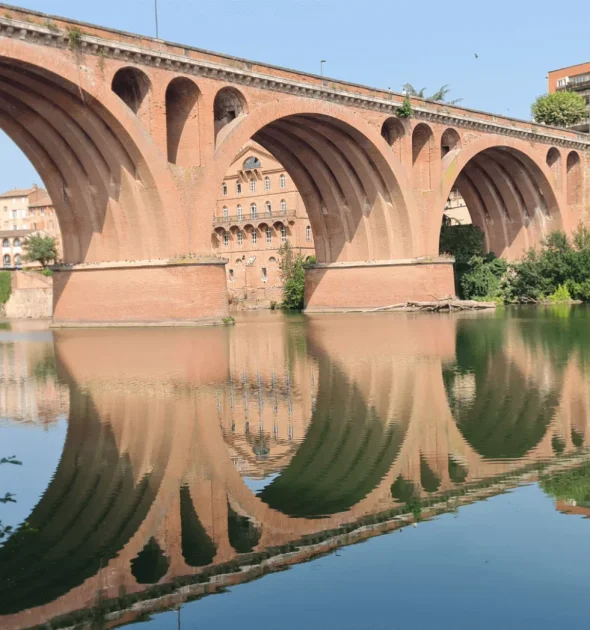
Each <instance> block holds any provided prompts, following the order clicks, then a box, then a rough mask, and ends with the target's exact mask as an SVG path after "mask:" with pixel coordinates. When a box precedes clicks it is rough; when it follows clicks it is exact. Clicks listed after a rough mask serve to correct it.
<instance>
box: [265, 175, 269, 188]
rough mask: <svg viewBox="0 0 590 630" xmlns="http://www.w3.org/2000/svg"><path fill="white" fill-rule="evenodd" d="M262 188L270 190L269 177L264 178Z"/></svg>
mask: <svg viewBox="0 0 590 630" xmlns="http://www.w3.org/2000/svg"><path fill="white" fill-rule="evenodd" d="M264 190H270V177H265V178H264Z"/></svg>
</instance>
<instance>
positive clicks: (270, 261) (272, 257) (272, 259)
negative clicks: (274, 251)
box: [268, 256, 277, 265]
mask: <svg viewBox="0 0 590 630" xmlns="http://www.w3.org/2000/svg"><path fill="white" fill-rule="evenodd" d="M268 262H269V263H271V264H273V265H274V264H275V263H276V262H277V259H276V258H275V257H274V256H271V257H270V258H269V259H268Z"/></svg>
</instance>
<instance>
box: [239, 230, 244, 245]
mask: <svg viewBox="0 0 590 630" xmlns="http://www.w3.org/2000/svg"><path fill="white" fill-rule="evenodd" d="M243 242H244V233H243V232H242V230H240V231H239V232H238V245H240V246H241V245H242V243H243Z"/></svg>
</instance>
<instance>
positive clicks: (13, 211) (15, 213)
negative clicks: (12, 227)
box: [12, 208, 18, 219]
mask: <svg viewBox="0 0 590 630" xmlns="http://www.w3.org/2000/svg"><path fill="white" fill-rule="evenodd" d="M12 218H13V219H18V210H17V209H16V208H14V209H13V210H12Z"/></svg>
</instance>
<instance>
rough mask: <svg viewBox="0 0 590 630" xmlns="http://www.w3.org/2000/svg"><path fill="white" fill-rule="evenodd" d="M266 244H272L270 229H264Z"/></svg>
mask: <svg viewBox="0 0 590 630" xmlns="http://www.w3.org/2000/svg"><path fill="white" fill-rule="evenodd" d="M266 242H267V243H271V242H272V230H271V229H270V228H266Z"/></svg>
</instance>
